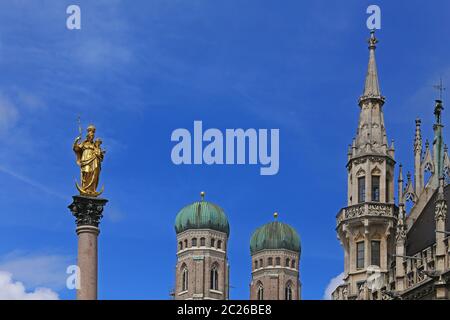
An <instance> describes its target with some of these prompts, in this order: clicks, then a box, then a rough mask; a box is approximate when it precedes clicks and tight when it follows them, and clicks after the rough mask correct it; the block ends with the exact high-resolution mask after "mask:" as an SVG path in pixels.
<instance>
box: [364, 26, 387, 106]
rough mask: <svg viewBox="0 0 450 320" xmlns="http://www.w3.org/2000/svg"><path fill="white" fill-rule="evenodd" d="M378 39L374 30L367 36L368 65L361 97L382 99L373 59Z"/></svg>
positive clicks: (375, 64)
mask: <svg viewBox="0 0 450 320" xmlns="http://www.w3.org/2000/svg"><path fill="white" fill-rule="evenodd" d="M377 43H378V39H377V38H376V37H375V30H372V31H371V32H370V38H369V65H368V68H367V75H366V83H365V86H364V93H363V95H362V97H361V99H364V98H378V99H383V97H382V96H381V91H380V84H379V83H378V72H377V63H376V60H375V49H376V47H377V46H376V45H377Z"/></svg>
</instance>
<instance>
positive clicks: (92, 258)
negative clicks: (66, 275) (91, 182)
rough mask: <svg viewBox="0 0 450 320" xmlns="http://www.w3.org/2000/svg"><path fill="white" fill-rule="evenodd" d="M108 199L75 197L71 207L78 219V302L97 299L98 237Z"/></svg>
mask: <svg viewBox="0 0 450 320" xmlns="http://www.w3.org/2000/svg"><path fill="white" fill-rule="evenodd" d="M107 202H108V200H106V199H101V198H92V197H86V196H73V202H72V204H71V205H70V206H69V209H70V211H71V212H72V214H73V215H74V217H75V218H76V224H77V228H76V232H77V235H78V261H77V264H78V267H79V278H78V279H79V289H77V300H96V299H97V237H98V235H99V233H100V229H99V228H98V225H99V223H100V220H101V218H102V217H103V215H102V212H103V207H104V206H105V204H106V203H107Z"/></svg>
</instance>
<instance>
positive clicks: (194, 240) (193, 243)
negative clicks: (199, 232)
mask: <svg viewBox="0 0 450 320" xmlns="http://www.w3.org/2000/svg"><path fill="white" fill-rule="evenodd" d="M192 246H193V247H196V246H197V238H192Z"/></svg>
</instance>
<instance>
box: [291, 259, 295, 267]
mask: <svg viewBox="0 0 450 320" xmlns="http://www.w3.org/2000/svg"><path fill="white" fill-rule="evenodd" d="M291 268H293V269H295V259H292V262H291Z"/></svg>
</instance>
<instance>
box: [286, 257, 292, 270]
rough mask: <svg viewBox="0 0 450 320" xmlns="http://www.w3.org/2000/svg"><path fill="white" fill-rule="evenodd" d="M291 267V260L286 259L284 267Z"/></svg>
mask: <svg viewBox="0 0 450 320" xmlns="http://www.w3.org/2000/svg"><path fill="white" fill-rule="evenodd" d="M290 266H291V259H289V258H286V267H288V268H289V267H290Z"/></svg>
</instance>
